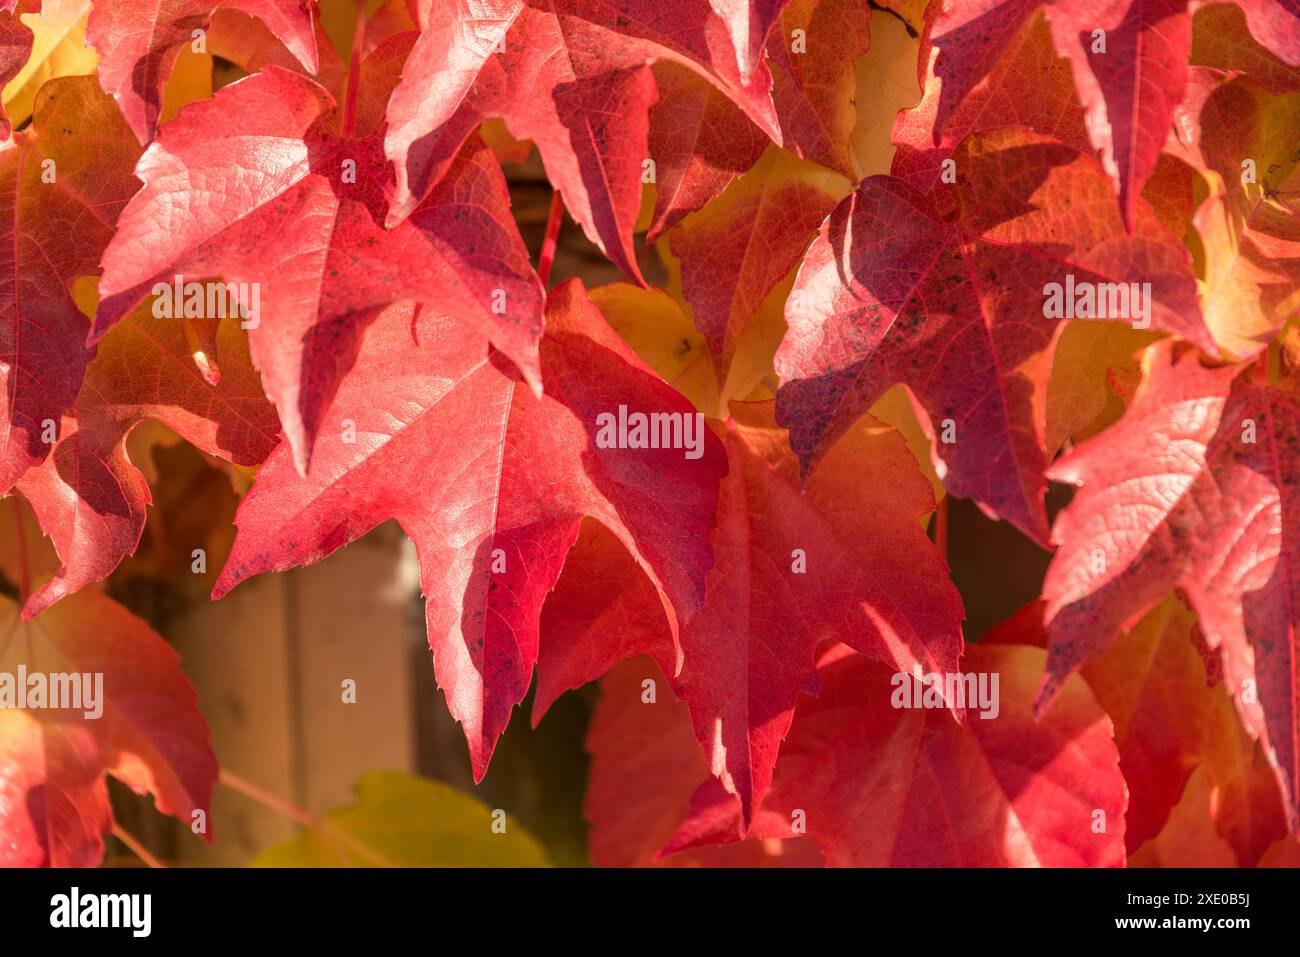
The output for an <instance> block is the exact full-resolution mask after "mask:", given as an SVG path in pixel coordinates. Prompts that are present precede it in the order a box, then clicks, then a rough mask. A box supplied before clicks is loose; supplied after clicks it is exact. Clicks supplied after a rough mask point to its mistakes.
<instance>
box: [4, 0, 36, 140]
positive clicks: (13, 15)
mask: <svg viewBox="0 0 1300 957" xmlns="http://www.w3.org/2000/svg"><path fill="white" fill-rule="evenodd" d="M39 11H40V0H3V2H0V87H4V86H7V85H8V83H9V81H10V80H12V79H13V78H14V77H16V76H17V75H18V74H19V73H20V72H21V71H22V68H23V64H25V63H26V62H27V58H28V57H29V56H30V55H31V52H32V40H33V39H34V38H33V35H32V30H31V27H29V26H27V25H26V24H25V23H23V22H22V20H21V19H20V17H21V16H22V14H24V13H32V12H39ZM11 128H12V127H11V124H10V121H9V114H8V113H6V112H5V110H4V108H3V107H0V141H3V140H7V139H9V131H10V129H11Z"/></svg>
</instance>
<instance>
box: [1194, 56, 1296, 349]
mask: <svg viewBox="0 0 1300 957" xmlns="http://www.w3.org/2000/svg"><path fill="white" fill-rule="evenodd" d="M1174 118H1175V131H1176V136H1177V144H1176V146H1175V147H1174V152H1175V153H1176V155H1177V156H1179V157H1180V158H1181V159H1183V160H1184V161H1186V162H1188V163H1189V164H1191V165H1193V166H1195V167H1196V168H1198V169H1202V170H1205V171H1207V173H1208V174H1211V175H1209V179H1210V188H1209V195H1208V196H1207V197H1206V198H1205V199H1204V201H1203V202H1202V203H1201V205H1200V208H1198V209H1197V210H1196V211H1195V214H1194V216H1193V220H1192V222H1193V224H1194V225H1195V227H1196V231H1197V234H1198V235H1199V237H1200V239H1201V244H1202V246H1203V249H1204V259H1205V265H1204V274H1205V287H1204V293H1203V301H1204V304H1205V306H1204V308H1205V321H1206V324H1207V325H1208V326H1209V327H1210V330H1211V331H1212V332H1213V333H1214V335H1215V338H1216V339H1217V340H1218V342H1219V343H1220V344H1221V345H1222V346H1223V347H1224V348H1225V349H1226V350H1228V351H1229V352H1230V353H1232V354H1233V355H1235V356H1238V357H1242V358H1246V357H1249V356H1252V355H1255V354H1257V353H1258V352H1260V351H1261V350H1262V349H1264V348H1265V347H1266V346H1267V345H1268V343H1269V342H1270V341H1272V339H1273V337H1274V335H1275V334H1276V333H1277V330H1278V329H1279V328H1280V327H1281V326H1282V324H1283V323H1284V322H1286V320H1287V319H1289V318H1291V317H1292V316H1294V315H1296V314H1297V313H1300V225H1298V224H1300V161H1298V159H1297V151H1296V148H1295V142H1294V141H1295V135H1294V130H1295V129H1296V128H1297V126H1300V93H1290V94H1277V95H1274V94H1270V93H1269V92H1268V91H1267V90H1265V89H1264V88H1263V87H1261V86H1259V85H1257V84H1256V83H1254V82H1253V81H1252V80H1249V79H1247V78H1245V77H1229V76H1225V75H1224V74H1221V73H1219V72H1218V71H1216V70H1210V69H1206V68H1203V67H1197V68H1194V69H1193V70H1192V73H1191V80H1190V82H1189V84H1188V92H1187V97H1186V99H1185V100H1184V102H1183V103H1182V104H1181V105H1180V107H1179V108H1178V110H1177V111H1176V112H1175V114H1174Z"/></svg>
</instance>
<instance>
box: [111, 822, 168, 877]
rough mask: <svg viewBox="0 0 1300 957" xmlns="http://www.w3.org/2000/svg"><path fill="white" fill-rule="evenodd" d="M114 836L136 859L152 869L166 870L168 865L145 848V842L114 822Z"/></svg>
mask: <svg viewBox="0 0 1300 957" xmlns="http://www.w3.org/2000/svg"><path fill="white" fill-rule="evenodd" d="M113 836H114V837H115V838H117V839H118V840H119V841H121V842H122V843H123V844H125V845H126V846H127V847H128V848H129V849H130V851H131V853H132V854H134V855H135V856H136V857H138V858H140V860H142V861H144V862H145V863H146V864H148V865H149V866H150V867H154V868H162V869H164V870H166V868H167V865H166V864H164V863H163V862H162V861H160V860H159V859H158V858H156V857H154V855H153V852H152V851H150V850H149V848H147V847H145V846H144V842H143V841H141V840H140V839H139V838H138V837H136V836H135V835H134V834H132V833H131V832H130V831H128V830H127V829H126V828H124V827H123V826H122V825H121V824H118V823H117V822H116V821H114V822H113Z"/></svg>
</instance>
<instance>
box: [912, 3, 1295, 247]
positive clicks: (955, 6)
mask: <svg viewBox="0 0 1300 957" xmlns="http://www.w3.org/2000/svg"><path fill="white" fill-rule="evenodd" d="M1238 5H1239V6H1241V7H1242V8H1243V9H1244V10H1245V13H1246V17H1247V20H1248V22H1249V23H1250V28H1251V31H1252V32H1253V33H1255V35H1256V36H1257V38H1258V39H1259V40H1260V41H1261V42H1262V43H1264V44H1265V45H1266V46H1269V47H1270V48H1271V49H1273V50H1274V52H1276V53H1278V55H1279V56H1283V57H1284V58H1286V59H1288V60H1292V61H1296V60H1300V10H1297V9H1295V7H1294V5H1291V8H1290V9H1286V5H1283V4H1278V3H1276V2H1274V0H1240V2H1239V4H1238ZM1040 10H1041V11H1042V12H1043V13H1044V15H1045V16H1046V18H1047V22H1048V24H1049V25H1050V28H1051V33H1052V40H1053V43H1054V44H1055V46H1056V49H1057V50H1058V51H1059V52H1060V53H1061V54H1062V55H1063V56H1065V57H1067V58H1068V59H1069V61H1070V66H1071V69H1072V72H1073V74H1074V83H1075V87H1076V89H1077V90H1078V94H1079V100H1080V102H1082V104H1083V106H1084V108H1085V109H1086V110H1087V117H1088V133H1089V136H1090V138H1091V140H1092V143H1093V145H1094V146H1095V147H1096V148H1097V149H1099V150H1100V151H1101V152H1102V156H1103V159H1104V161H1105V164H1106V168H1107V170H1108V172H1109V173H1110V174H1111V176H1112V177H1113V178H1114V180H1115V182H1116V184H1117V185H1118V188H1119V197H1120V206H1121V208H1122V210H1123V214H1124V221H1125V223H1126V224H1128V225H1129V226H1132V225H1133V223H1134V218H1135V215H1136V208H1137V202H1138V196H1139V195H1140V194H1141V192H1142V185H1143V184H1144V183H1145V182H1146V180H1147V177H1148V176H1150V174H1151V171H1152V170H1153V169H1155V165H1156V161H1157V159H1158V158H1159V155H1160V150H1161V148H1162V147H1163V146H1164V143H1165V140H1166V139H1167V138H1168V135H1169V126H1170V122H1171V119H1172V117H1173V111H1174V108H1175V107H1176V106H1177V105H1178V103H1179V102H1180V101H1181V100H1182V98H1183V92H1184V88H1185V86H1186V83H1187V63H1188V58H1189V56H1190V53H1191V48H1192V17H1191V13H1190V12H1189V3H1188V0H1091V2H1076V0H965V2H961V3H949V4H947V5H946V7H945V9H944V11H943V13H942V14H941V15H940V16H939V17H938V19H937V20H936V21H935V24H934V28H933V30H932V32H931V35H930V40H931V42H932V43H933V44H934V45H935V47H937V48H938V50H939V55H938V57H937V59H936V60H935V62H934V74H935V75H936V76H937V77H939V78H940V79H941V80H942V83H943V89H942V92H941V95H940V99H939V104H938V107H937V112H936V115H935V124H934V136H935V142H936V144H937V143H938V141H939V136H940V134H941V133H942V131H943V128H944V126H945V125H946V124H947V122H948V120H949V118H950V117H952V116H953V115H954V114H955V113H956V112H957V111H958V110H959V108H960V107H959V105H960V104H961V103H962V101H964V100H965V99H966V97H967V95H968V94H970V93H971V91H972V90H974V89H975V87H976V86H977V84H979V82H980V81H981V80H982V79H984V77H985V76H987V75H988V74H989V73H990V71H992V70H994V69H995V68H996V65H997V64H998V62H999V60H1000V59H1001V58H1002V57H1003V56H1004V55H1005V54H1006V53H1007V51H1008V49H1009V48H1011V47H1013V46H1014V45H1016V44H1017V43H1018V42H1020V34H1021V31H1023V30H1025V29H1027V25H1028V23H1029V21H1030V19H1031V17H1032V16H1033V15H1034V14H1035V13H1036V12H1038V11H1040Z"/></svg>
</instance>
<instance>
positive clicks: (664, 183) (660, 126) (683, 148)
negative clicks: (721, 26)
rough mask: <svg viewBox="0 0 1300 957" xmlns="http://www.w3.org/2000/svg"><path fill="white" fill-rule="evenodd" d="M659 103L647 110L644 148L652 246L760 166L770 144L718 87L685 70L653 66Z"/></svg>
mask: <svg viewBox="0 0 1300 957" xmlns="http://www.w3.org/2000/svg"><path fill="white" fill-rule="evenodd" d="M654 76H655V85H656V86H657V87H658V89H659V99H658V102H656V103H655V104H654V105H653V106H651V107H650V128H649V133H648V134H647V139H646V146H647V148H648V149H649V151H650V157H651V158H652V159H653V160H654V162H655V185H656V187H657V189H656V192H655V211H654V221H653V222H652V223H651V224H650V230H649V232H647V233H646V241H647V242H654V241H655V240H656V239H658V238H659V237H660V236H662V235H663V234H664V233H665V232H666V231H667V230H668V229H670V228H672V227H673V226H674V225H676V223H677V222H678V221H679V220H680V219H681V218H682V217H683V216H686V215H687V214H689V213H693V212H694V211H695V210H697V209H699V208H700V207H702V206H703V205H704V204H705V203H707V202H709V200H711V199H713V197H715V196H717V195H718V194H719V193H721V192H722V191H723V190H724V189H726V188H727V186H728V185H729V184H730V183H731V182H732V181H733V180H735V179H736V178H737V177H738V176H740V175H741V174H743V173H744V172H745V171H746V170H747V169H749V168H750V167H751V166H753V165H754V163H756V162H757V161H758V158H759V157H760V156H762V155H763V150H764V149H765V148H766V146H767V144H768V143H769V142H770V141H769V140H768V138H767V136H766V135H764V134H763V132H762V131H761V130H760V129H759V128H758V127H757V126H755V125H754V124H753V123H752V122H751V121H750V120H749V119H748V118H747V117H746V116H745V114H744V113H742V112H741V111H740V109H739V108H737V106H736V105H735V103H733V102H732V101H731V100H729V99H728V98H727V97H726V95H725V94H723V93H722V92H721V91H719V90H718V88H717V87H716V86H714V85H713V84H711V83H709V82H708V81H706V80H704V79H703V78H701V77H700V76H699V75H698V74H697V73H693V72H691V71H690V70H688V69H686V68H685V67H684V66H680V65H679V64H676V63H673V62H671V61H666V62H662V63H656V64H655V66H654Z"/></svg>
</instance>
